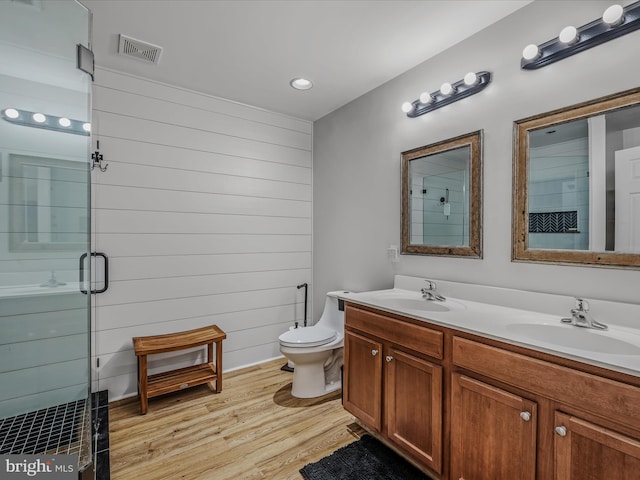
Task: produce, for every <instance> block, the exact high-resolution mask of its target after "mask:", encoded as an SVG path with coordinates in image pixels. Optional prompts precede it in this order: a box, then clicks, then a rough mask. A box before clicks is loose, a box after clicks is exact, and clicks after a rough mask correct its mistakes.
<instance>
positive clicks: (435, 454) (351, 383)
mask: <svg viewBox="0 0 640 480" xmlns="http://www.w3.org/2000/svg"><path fill="white" fill-rule="evenodd" d="M406 344H408V345H409V346H410V347H411V348H407V347H406V346H402V345H406ZM429 356H430V357H432V358H434V359H438V358H442V333H441V332H438V331H436V330H431V329H428V328H425V327H421V326H417V325H413V324H410V323H406V322H403V321H401V320H396V319H393V318H389V317H386V316H383V315H379V314H377V313H373V312H369V311H366V310H361V309H358V308H354V307H352V306H347V320H346V328H345V361H344V365H345V367H344V368H345V369H344V388H343V398H344V399H343V403H344V407H345V409H347V410H348V411H349V412H351V413H352V414H353V415H355V416H356V417H358V418H359V419H360V421H361V422H362V423H363V424H365V425H366V426H368V427H370V428H372V429H373V430H375V431H376V432H378V433H379V434H380V435H381V436H382V437H384V438H386V439H387V440H389V441H390V442H392V443H393V444H394V445H395V446H396V447H400V449H402V450H403V451H404V452H406V453H408V454H409V455H410V456H411V457H413V458H414V460H417V461H418V462H420V463H421V464H423V465H425V466H427V467H429V468H430V469H431V470H433V471H434V472H437V473H439V472H440V471H441V465H442V367H441V366H440V365H438V364H437V363H435V362H433V361H432V360H431V359H428V358H427V357H429Z"/></svg>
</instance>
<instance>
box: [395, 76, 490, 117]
mask: <svg viewBox="0 0 640 480" xmlns="http://www.w3.org/2000/svg"><path fill="white" fill-rule="evenodd" d="M489 83H491V72H485V71H482V72H478V73H475V72H469V73H467V74H466V75H465V76H464V79H462V80H458V81H457V82H455V83H448V82H445V83H443V84H442V86H441V87H440V89H439V90H437V91H435V92H432V93H429V92H423V93H421V94H420V98H418V99H417V100H414V101H413V102H404V103H403V104H402V111H403V112H404V113H406V114H407V117H409V118H415V117H419V116H420V115H424V114H425V113H428V112H431V111H433V110H436V109H438V108H440V107H444V106H445V105H449V104H450V103H453V102H457V101H458V100H461V99H463V98H465V97H469V96H471V95H474V94H476V93H478V92H479V91H480V90H483V89H484V88H485V87H486V86H487V85H489Z"/></svg>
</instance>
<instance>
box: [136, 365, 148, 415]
mask: <svg viewBox="0 0 640 480" xmlns="http://www.w3.org/2000/svg"><path fill="white" fill-rule="evenodd" d="M138 395H139V396H140V413H141V414H142V415H144V414H146V413H147V408H148V404H149V399H148V398H147V356H146V355H140V356H139V357H138Z"/></svg>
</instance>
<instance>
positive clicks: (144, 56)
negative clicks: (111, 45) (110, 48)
mask: <svg viewBox="0 0 640 480" xmlns="http://www.w3.org/2000/svg"><path fill="white" fill-rule="evenodd" d="M118 53H119V54H120V55H126V56H128V57H134V58H137V59H138V60H143V61H145V62H148V63H153V64H157V63H158V61H159V60H160V54H161V53H162V47H159V46H157V45H152V44H150V43H147V42H143V41H141V40H136V39H135V38H131V37H127V36H126V35H122V34H120V42H119V43H118Z"/></svg>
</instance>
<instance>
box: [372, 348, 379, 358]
mask: <svg viewBox="0 0 640 480" xmlns="http://www.w3.org/2000/svg"><path fill="white" fill-rule="evenodd" d="M377 354H378V350H375V349H374V350H371V355H373V356H374V357H375V356H376V355H377Z"/></svg>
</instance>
